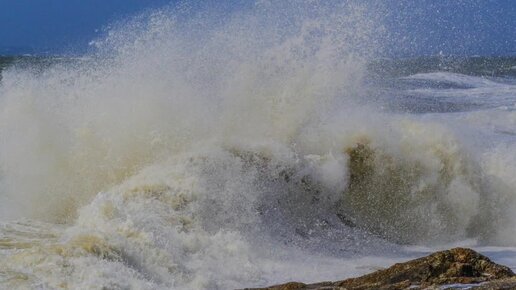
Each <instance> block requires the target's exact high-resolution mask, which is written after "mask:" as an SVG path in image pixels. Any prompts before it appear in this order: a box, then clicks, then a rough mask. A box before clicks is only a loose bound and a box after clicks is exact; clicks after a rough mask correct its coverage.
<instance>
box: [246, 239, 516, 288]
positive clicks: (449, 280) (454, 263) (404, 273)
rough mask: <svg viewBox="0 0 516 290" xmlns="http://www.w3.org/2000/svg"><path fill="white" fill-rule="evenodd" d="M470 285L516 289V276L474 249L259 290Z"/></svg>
mask: <svg viewBox="0 0 516 290" xmlns="http://www.w3.org/2000/svg"><path fill="white" fill-rule="evenodd" d="M466 284H467V285H468V287H470V288H469V289H516V276H515V274H514V273H513V272H512V270H511V269H509V268H508V267H505V266H502V265H498V264H496V263H494V262H492V261H491V260H489V258H487V257H485V256H483V255H481V254H479V253H477V252H475V251H473V250H471V249H466V248H455V249H451V250H447V251H440V252H435V253H433V254H431V255H429V256H426V257H423V258H419V259H415V260H411V261H408V262H405V263H399V264H395V265H393V266H392V267H390V268H388V269H385V270H380V271H376V272H373V273H371V274H368V275H364V276H361V277H358V278H351V279H347V280H343V281H337V282H322V283H317V284H303V283H298V282H290V283H287V284H282V285H276V286H271V287H266V288H256V289H255V290H258V289H261V290H304V289H319V290H323V289H324V290H331V289H348V290H362V289H393V290H394V289H408V288H410V289H439V287H438V286H440V285H449V287H446V289H459V288H460V287H461V285H463V286H464V285H466ZM462 289H464V288H462Z"/></svg>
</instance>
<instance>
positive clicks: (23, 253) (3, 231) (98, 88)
mask: <svg viewBox="0 0 516 290" xmlns="http://www.w3.org/2000/svg"><path fill="white" fill-rule="evenodd" d="M260 3H261V4H257V5H256V7H254V8H253V9H251V10H250V11H245V12H238V13H236V12H235V15H233V16H231V17H226V18H224V20H221V18H220V17H218V16H217V14H216V13H215V12H214V15H210V13H206V14H201V15H197V16H191V15H189V17H188V20H185V17H184V15H181V13H180V12H177V9H172V8H164V9H161V10H158V11H151V12H146V14H144V15H141V16H138V17H135V18H134V19H130V20H127V21H125V22H123V23H119V24H116V25H113V26H112V27H111V28H110V30H109V31H108V32H107V33H106V35H105V36H103V37H101V38H99V39H97V40H94V41H92V43H91V45H92V47H93V48H92V52H89V53H87V54H85V55H81V56H74V57H70V56H59V57H58V56H52V57H50V56H46V57H38V56H13V57H0V71H1V79H0V289H235V288H244V287H253V286H266V285H271V284H275V283H281V282H286V281H292V280H294V281H302V282H317V281H327V280H337V279H344V278H347V277H352V276H356V275H361V274H365V273H369V272H371V271H374V270H377V269H380V268H383V267H387V266H390V265H391V264H393V263H395V262H399V261H405V260H408V259H411V258H414V257H419V256H423V255H426V254H427V253H430V252H432V251H434V250H438V249H446V248H450V247H454V246H467V247H473V248H475V249H477V250H479V251H480V252H481V253H483V254H486V255H487V256H489V257H491V258H492V259H493V260H494V261H496V262H499V263H502V264H505V265H507V266H509V267H511V268H512V269H514V270H516V57H497V56H490V57H484V56H447V55H443V54H441V55H436V56H427V57H411V58H400V57H397V58H385V57H379V55H381V47H379V46H381V45H379V42H378V41H375V40H377V39H378V37H380V35H383V31H382V28H381V25H377V23H378V21H380V20H379V19H377V18H375V17H373V16H374V15H372V14H371V11H368V10H365V9H363V7H361V6H360V5H351V4H343V6H342V7H338V8H337V9H336V8H335V7H334V6H331V7H330V6H328V7H326V6H325V5H323V4H321V5H319V6H317V9H316V10H314V9H313V7H311V6H309V4H306V5H307V7H305V6H304V5H294V6H292V7H290V6H288V5H286V4H285V5H286V6H287V7H283V5H284V4H270V3H269V2H267V1H264V2H263V3H262V2H260ZM267 3H269V4H267ZM278 6H279V7H278ZM285 11H288V13H287V12H285ZM226 16H227V15H226Z"/></svg>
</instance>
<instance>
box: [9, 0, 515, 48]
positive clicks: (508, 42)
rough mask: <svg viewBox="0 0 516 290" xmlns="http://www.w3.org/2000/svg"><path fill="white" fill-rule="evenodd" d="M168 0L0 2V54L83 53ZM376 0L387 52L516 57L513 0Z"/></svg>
mask: <svg viewBox="0 0 516 290" xmlns="http://www.w3.org/2000/svg"><path fill="white" fill-rule="evenodd" d="M169 1H170V0H0V53H1V52H2V49H3V50H4V53H5V51H6V47H10V48H15V49H14V50H13V51H14V52H19V53H23V52H32V53H45V52H50V53H63V52H73V51H79V52H80V51H84V50H86V49H87V43H88V42H89V41H90V40H91V39H93V38H95V37H96V36H98V35H99V31H101V28H102V27H104V26H105V25H107V24H109V23H110V22H112V21H114V20H117V19H120V18H124V17H128V16H130V15H132V14H135V13H138V12H139V11H141V10H143V9H146V8H153V7H160V6H162V5H164V4H166V3H168V2H169ZM244 2H245V1H244ZM372 2H374V0H372ZM377 2H380V3H382V5H387V7H388V9H387V13H386V14H387V16H386V26H387V28H388V30H389V31H390V36H389V39H390V41H389V43H387V44H386V48H387V49H386V50H387V52H388V53H389V54H392V55H400V56H407V55H428V54H436V53H439V52H440V51H443V53H446V54H468V55H476V54H478V55H508V54H509V55H516V0H431V1H430V0H410V1H409V0H377Z"/></svg>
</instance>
